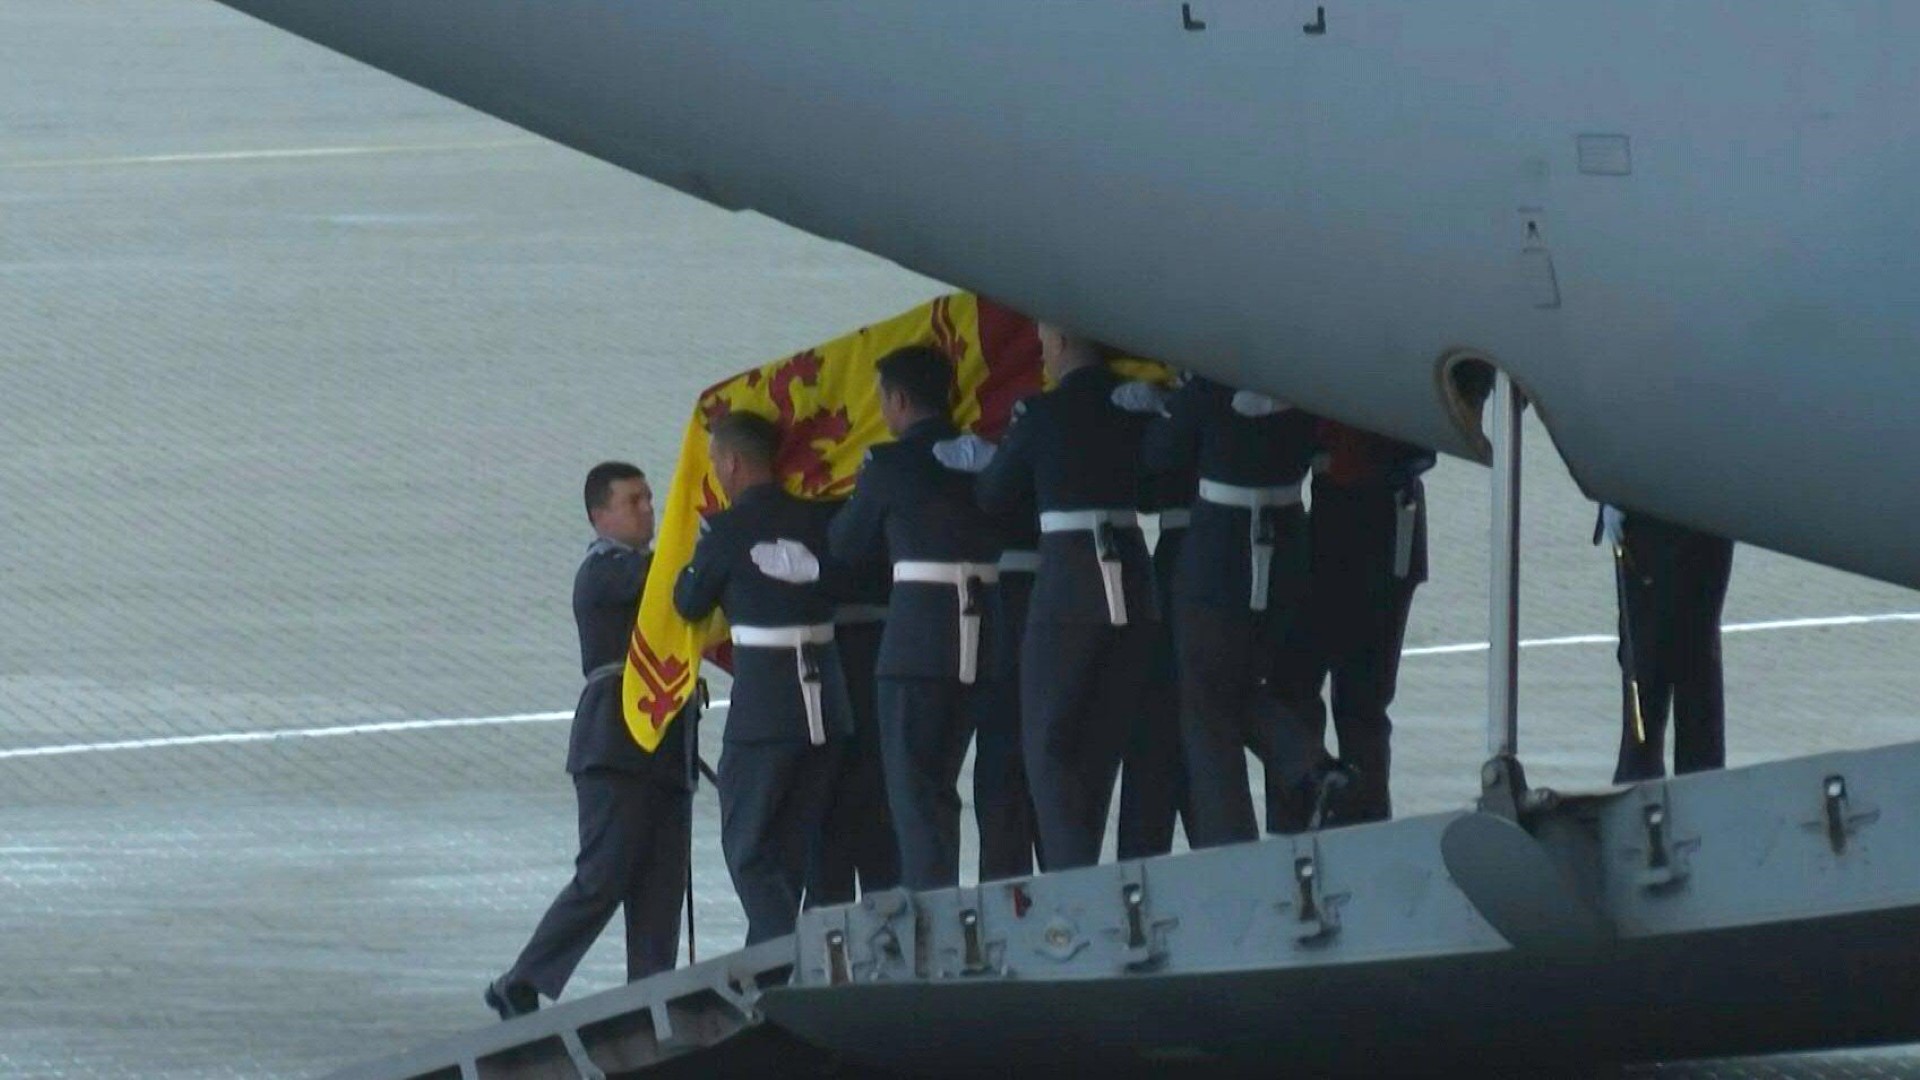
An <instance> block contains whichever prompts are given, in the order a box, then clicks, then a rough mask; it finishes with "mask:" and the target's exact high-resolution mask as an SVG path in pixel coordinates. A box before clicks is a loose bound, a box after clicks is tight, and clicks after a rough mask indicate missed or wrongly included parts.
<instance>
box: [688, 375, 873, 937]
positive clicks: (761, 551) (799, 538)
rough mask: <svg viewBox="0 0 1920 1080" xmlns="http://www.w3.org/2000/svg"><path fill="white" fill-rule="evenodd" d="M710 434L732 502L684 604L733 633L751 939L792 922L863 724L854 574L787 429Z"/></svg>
mask: <svg viewBox="0 0 1920 1080" xmlns="http://www.w3.org/2000/svg"><path fill="white" fill-rule="evenodd" d="M709 433H710V436H711V441H710V450H709V457H710V458H711V460H712V462H713V473H714V476H715V477H716V478H717V479H718V480H719V482H720V487H721V490H723V491H724V492H726V495H727V498H728V500H729V501H730V503H731V504H732V505H731V506H729V507H728V508H727V509H726V510H722V511H720V512H719V513H716V514H714V515H713V516H712V517H710V518H708V519H707V522H706V533H705V535H703V536H701V538H700V542H699V545H698V546H697V547H695V548H694V552H693V561H692V563H691V564H690V565H688V567H687V568H686V570H685V571H683V572H682V573H681V575H680V580H679V581H678V582H677V583H676V584H675V586H674V590H673V604H674V607H675V608H677V609H678V610H679V612H680V614H681V616H682V617H683V618H686V619H688V620H690V621H698V620H700V619H704V618H706V617H707V616H708V615H710V614H712V613H713V611H714V609H715V608H719V609H720V610H721V611H723V612H724V613H725V614H726V617H727V622H728V623H729V624H730V627H731V632H732V635H733V657H734V672H733V693H732V698H733V702H732V705H731V706H730V707H729V708H728V710H727V723H726V746H725V750H724V751H723V752H722V754H721V756H720V773H719V778H720V782H719V785H718V786H719V789H720V845H721V850H722V851H723V853H724V854H725V855H726V859H727V870H728V871H729V872H730V873H731V874H732V876H733V887H734V890H735V891H736V892H738V893H739V894H740V905H741V906H742V907H743V908H745V909H746V913H747V943H748V944H753V943H755V942H759V941H765V940H767V939H768V938H774V937H779V936H781V935H784V934H790V933H792V932H793V925H794V920H795V918H796V917H797V916H798V915H799V912H800V903H801V898H802V895H803V892H804V890H805V886H806V874H807V868H808V861H809V859H810V857H811V856H812V853H813V851H812V849H813V845H814V844H815V843H817V842H818V840H819V837H820V828H821V822H822V819H823V817H824V816H825V813H826V808H827V801H828V794H829V790H830V787H831V784H832V781H833V777H834V771H835V767H836V765H837V764H838V756H839V752H840V744H841V742H842V741H843V740H844V739H845V738H846V737H847V736H848V735H850V734H852V732H853V716H852V710H851V706H850V705H849V704H848V701H847V689H846V684H845V682H844V681H843V675H842V672H841V667H840V654H839V651H838V649H836V648H835V645H834V634H833V611H834V601H835V591H834V590H836V589H839V588H842V587H843V586H842V584H841V582H842V581H843V580H844V578H845V574H844V572H843V571H840V570H839V569H838V568H836V567H835V566H834V565H833V564H832V563H831V562H830V561H829V559H828V556H827V523H826V518H825V516H824V515H823V514H822V512H821V510H820V508H819V507H818V506H817V505H815V504H812V503H808V502H805V501H803V500H801V499H797V498H794V497H793V496H791V495H789V494H787V493H786V492H785V491H784V490H782V489H781V487H780V484H779V482H778V481H777V480H776V479H775V477H774V471H773V463H774V459H775V455H776V454H777V452H778V450H779V446H780V432H779V429H778V428H776V427H775V426H774V425H773V423H772V422H771V421H769V420H766V419H764V418H762V417H759V416H755V415H753V414H751V413H744V412H736V413H729V414H727V415H725V416H722V417H720V418H719V419H717V420H715V421H714V422H713V424H712V426H711V428H710V429H709Z"/></svg>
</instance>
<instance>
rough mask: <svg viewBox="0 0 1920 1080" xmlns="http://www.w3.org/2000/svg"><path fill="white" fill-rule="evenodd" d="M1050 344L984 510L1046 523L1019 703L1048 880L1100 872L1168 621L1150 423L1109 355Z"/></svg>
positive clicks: (1053, 330) (1094, 348) (1046, 341)
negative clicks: (1026, 511) (1082, 870)
mask: <svg viewBox="0 0 1920 1080" xmlns="http://www.w3.org/2000/svg"><path fill="white" fill-rule="evenodd" d="M1039 337H1040V352H1041V360H1042V363H1043V364H1044V365H1045V367H1046V370H1047V374H1048V375H1049V376H1050V377H1051V378H1052V380H1053V382H1054V384H1055V385H1054V388H1053V389H1051V390H1048V391H1046V392H1045V393H1042V394H1038V395H1036V396H1034V397H1031V398H1028V399H1027V400H1026V401H1024V402H1022V407H1021V408H1020V409H1018V410H1017V411H1016V415H1015V419H1014V422H1013V426H1012V427H1011V428H1010V429H1009V430H1008V432H1007V435H1006V438H1005V439H1004V440H1003V441H1002V442H1001V444H1000V448H999V450H998V452H997V453H996V454H995V455H994V458H993V461H992V462H991V463H990V464H988V465H987V467H986V469H985V471H983V472H982V473H981V474H980V482H979V497H980V502H981V505H982V506H983V507H984V508H985V509H986V510H988V511H989V512H990V513H1001V512H1010V511H1012V510H1015V509H1017V508H1019V507H1021V506H1022V505H1025V504H1026V502H1027V500H1029V499H1031V500H1033V502H1034V504H1035V505H1036V506H1037V508H1038V511H1039V521H1040V532H1041V536H1040V569H1039V572H1038V573H1037V574H1036V575H1035V580H1034V587H1033V599H1032V605H1031V609H1030V611H1029V613H1028V618H1027V632H1026V639H1025V641H1024V643H1023V645H1022V647H1021V672H1020V682H1021V686H1020V698H1021V711H1022V713H1023V716H1022V721H1023V723H1024V724H1025V725H1026V730H1025V732H1024V733H1023V738H1024V741H1025V743H1026V762H1027V779H1028V782H1029V783H1030V784H1031V785H1032V791H1033V802H1034V810H1035V813H1036V815H1037V817H1038V824H1039V832H1040V854H1041V858H1042V860H1043V862H1044V864H1045V865H1044V866H1043V869H1046V870H1064V869H1070V868H1072V867H1076V866H1091V865H1093V864H1094V863H1096V862H1098V861H1099V859H1100V846H1101V842H1102V840H1103V839H1104V838H1105V834H1106V827H1107V814H1108V811H1109V809H1110V808H1111V806H1112V802H1113V787H1114V780H1115V777H1116V775H1117V773H1118V770H1119V766H1120V755H1121V751H1122V749H1123V748H1124V746H1125V744H1126V740H1127V737H1128V734H1129V733H1130V732H1131V731H1132V730H1133V728H1134V725H1135V723H1136V722H1137V717H1136V712H1137V710H1138V709H1140V708H1141V707H1142V703H1143V701H1144V700H1145V697H1146V693H1145V691H1146V685H1145V683H1146V679H1147V678H1148V675H1149V672H1150V670H1151V662H1152V648H1153V636H1152V635H1153V628H1152V626H1151V624H1152V623H1153V622H1154V621H1155V620H1156V619H1158V618H1159V612H1158V610H1157V608H1156V605H1155V603H1154V595H1153V576H1152V575H1153V567H1152V563H1151V562H1150V561H1149V559H1148V557H1147V545H1146V540H1145V539H1144V537H1143V536H1142V535H1141V532H1140V512H1139V511H1140V500H1141V471H1140V464H1139V462H1140V441H1141V438H1142V436H1143V435H1144V434H1145V431H1146V424H1147V418H1146V417H1145V416H1142V415H1139V414H1137V413H1133V412H1129V411H1127V410H1126V409H1124V408H1121V407H1120V406H1119V405H1117V404H1115V402H1114V400H1113V394H1114V391H1115V389H1116V388H1117V387H1118V386H1119V385H1120V379H1119V377H1118V376H1117V375H1115V374H1114V373H1113V372H1112V370H1110V369H1109V368H1108V367H1107V365H1106V364H1105V363H1104V360H1105V357H1104V356H1103V350H1102V349H1101V347H1100V346H1098V345H1096V344H1095V343H1093V342H1092V341H1088V340H1085V339H1082V338H1078V337H1074V336H1072V335H1070V334H1068V333H1066V332H1065V331H1062V330H1061V329H1060V328H1058V327H1055V326H1050V325H1047V324H1044V323H1042V324H1041V325H1040V327H1039Z"/></svg>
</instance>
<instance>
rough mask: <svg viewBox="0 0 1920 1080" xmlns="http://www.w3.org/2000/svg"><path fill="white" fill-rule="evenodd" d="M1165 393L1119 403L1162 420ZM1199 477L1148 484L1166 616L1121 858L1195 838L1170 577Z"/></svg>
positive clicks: (1137, 744) (1142, 722) (1132, 742)
mask: <svg viewBox="0 0 1920 1080" xmlns="http://www.w3.org/2000/svg"><path fill="white" fill-rule="evenodd" d="M1167 394H1168V392H1167V391H1166V390H1164V389H1162V388H1160V387H1157V386H1153V385H1151V384H1148V383H1134V384H1131V385H1130V386H1129V387H1128V388H1127V392H1126V393H1124V394H1123V395H1122V400H1123V401H1124V402H1126V403H1128V404H1130V405H1132V406H1133V407H1134V408H1135V409H1136V410H1138V411H1142V412H1145V413H1147V414H1149V415H1150V416H1153V417H1158V416H1160V415H1161V413H1162V412H1163V411H1164V409H1165V407H1166V400H1167ZM1199 483H1200V480H1199V476H1198V474H1197V473H1196V472H1195V471H1194V470H1193V468H1192V467H1191V466H1188V467H1183V468H1178V469H1174V470H1172V471H1171V472H1165V473H1159V474H1157V475H1154V476H1152V477H1151V478H1150V479H1149V481H1148V485H1147V486H1148V502H1149V504H1150V505H1151V506H1152V507H1153V510H1154V512H1153V513H1152V514H1151V515H1149V516H1150V517H1151V518H1152V519H1153V521H1154V524H1155V526H1156V531H1157V536H1156V537H1155V540H1154V544H1153V592H1154V598H1155V600H1156V602H1157V603H1158V604H1159V606H1160V614H1161V619H1160V621H1159V622H1158V623H1156V624H1154V626H1155V633H1154V641H1153V660H1152V672H1151V674H1150V676H1149V678H1148V681H1147V698H1146V701H1145V702H1144V703H1143V704H1142V707H1141V709H1140V711H1139V716H1138V719H1137V721H1136V724H1135V727H1134V729H1133V732H1132V734H1131V735H1130V736H1129V738H1128V739H1127V749H1126V753H1125V755H1124V756H1123V758H1122V759H1121V763H1120V813H1119V815H1118V818H1117V820H1116V822H1115V833H1116V836H1115V837H1114V848H1115V852H1116V854H1117V855H1118V856H1119V857H1120V858H1122V859H1141V858H1146V857H1148V856H1151V855H1164V854H1166V853H1167V852H1169V851H1171V850H1173V834H1174V823H1175V822H1176V821H1183V822H1185V824H1186V829H1187V842H1188V843H1189V844H1192V843H1193V800H1192V795H1191V791H1190V785H1189V781H1188V776H1187V765H1186V755H1185V753H1184V751H1183V749H1182V747H1181V735H1180V663H1179V653H1178V651H1177V646H1176V644H1175V641H1174V638H1175V636H1176V635H1177V633H1178V629H1179V628H1178V627H1177V626H1176V625H1175V620H1174V617H1173V607H1172V596H1173V579H1174V576H1175V573H1176V570H1177V568H1178V566H1179V564H1180V561H1181V560H1180V552H1181V550H1182V548H1183V547H1184V544H1185V540H1186V536H1187V527H1188V525H1189V524H1190V523H1191V521H1192V507H1193V502H1194V499H1195V498H1197V497H1198V494H1197V493H1198V489H1199Z"/></svg>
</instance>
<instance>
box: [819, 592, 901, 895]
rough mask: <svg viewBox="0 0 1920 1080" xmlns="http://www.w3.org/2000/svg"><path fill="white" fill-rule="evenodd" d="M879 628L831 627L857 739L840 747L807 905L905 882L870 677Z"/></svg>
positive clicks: (868, 625) (859, 625)
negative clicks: (895, 842)
mask: <svg viewBox="0 0 1920 1080" xmlns="http://www.w3.org/2000/svg"><path fill="white" fill-rule="evenodd" d="M882 625H883V624H881V623H879V622H872V623H843V624H841V625H839V626H837V627H835V628H834V641H835V643H836V644H837V645H838V646H839V649H840V665H841V669H842V670H843V671H845V672H846V674H847V699H848V703H849V704H851V705H852V706H853V738H852V739H850V740H848V742H847V743H846V744H845V746H844V747H843V748H842V749H841V756H840V767H839V770H838V771H837V772H836V774H835V776H834V779H833V783H832V784H831V785H830V790H829V793H828V798H827V811H826V820H825V823H824V824H823V825H822V826H821V839H820V843H819V844H817V845H815V850H814V855H813V866H812V869H811V870H810V871H809V873H808V876H807V906H808V907H816V906H819V905H822V904H850V903H852V902H853V901H854V900H855V899H857V898H858V897H859V895H860V894H863V893H871V892H876V891H878V890H880V889H891V888H893V887H894V886H896V885H898V884H900V853H899V850H898V849H897V848H896V847H895V844H894V838H893V820H892V818H891V817H890V816H889V814H888V812H887V785H886V779H885V773H884V771H883V769H882V765H881V759H880V721H879V705H878V704H877V702H876V700H875V688H874V674H873V670H874V664H875V662H876V660H877V659H878V657H879V654H880V633H881V627H882ZM856 882H857V884H858V888H857V889H856V887H855V886H856Z"/></svg>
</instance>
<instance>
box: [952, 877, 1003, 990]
mask: <svg viewBox="0 0 1920 1080" xmlns="http://www.w3.org/2000/svg"><path fill="white" fill-rule="evenodd" d="M958 899H959V903H958V906H957V907H956V908H955V914H954V919H955V921H956V922H957V923H958V924H959V927H960V949H959V954H960V955H959V965H958V967H957V968H954V969H950V970H953V971H954V972H955V973H956V974H959V975H961V976H976V975H991V974H994V973H995V972H997V971H998V970H999V966H998V960H999V957H1000V956H1001V955H1004V954H1005V952H1006V941H1005V939H1004V938H998V939H996V938H991V937H989V936H988V935H987V925H986V910H987V909H986V905H985V904H982V903H981V902H980V890H979V889H978V888H977V887H976V888H971V889H961V890H959V898H958ZM942 951H943V953H944V955H946V956H949V957H951V956H952V955H953V953H952V951H951V950H942ZM950 962H951V961H949V963H950Z"/></svg>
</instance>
